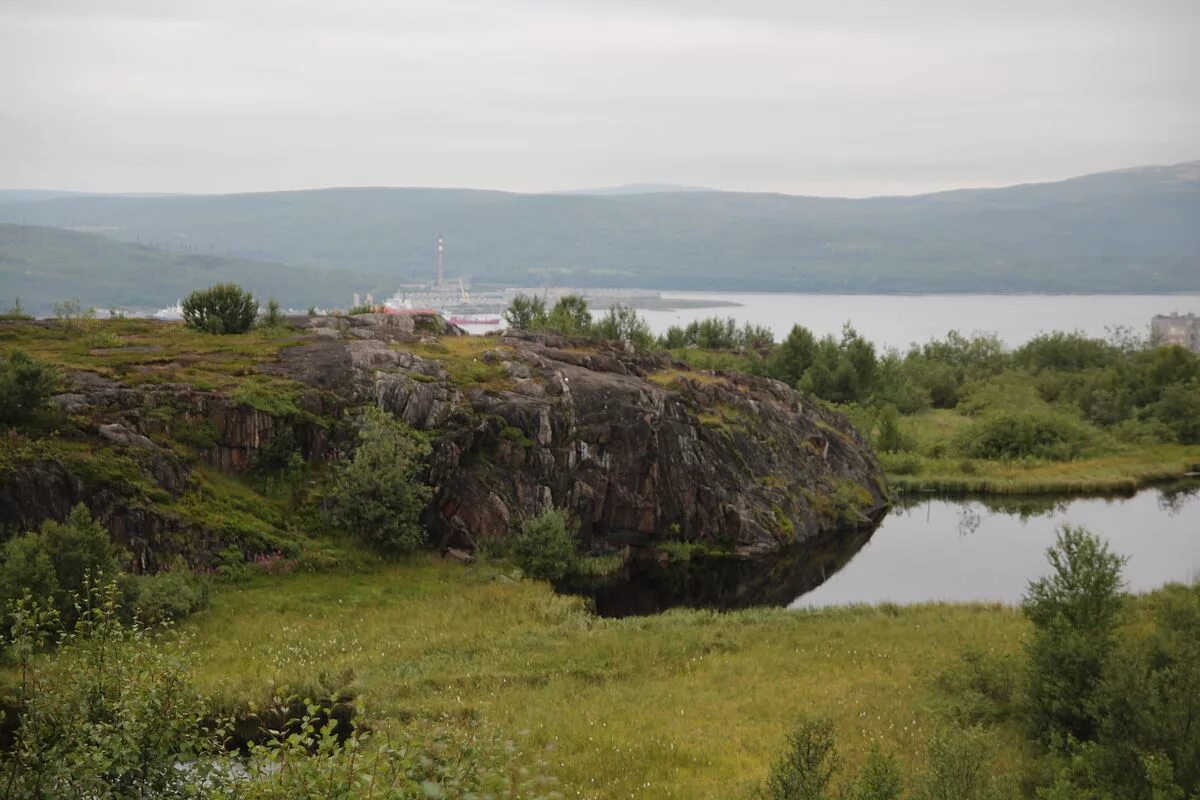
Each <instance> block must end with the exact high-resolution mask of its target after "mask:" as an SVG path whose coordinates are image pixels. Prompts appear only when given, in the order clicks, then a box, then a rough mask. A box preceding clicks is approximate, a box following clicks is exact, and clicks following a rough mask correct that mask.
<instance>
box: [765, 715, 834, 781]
mask: <svg viewBox="0 0 1200 800" xmlns="http://www.w3.org/2000/svg"><path fill="white" fill-rule="evenodd" d="M838 765H839V760H838V755H837V743H836V739H835V736H834V732H833V720H830V719H828V718H826V717H802V718H801V719H800V721H799V722H797V723H796V726H795V727H794V728H793V729H792V730H791V731H790V732H789V733H788V736H787V744H786V746H785V749H784V752H783V754H782V755H781V756H780V757H779V759H778V760H776V761H775V763H773V764H772V765H771V771H770V772H769V773H768V774H767V782H766V784H765V785H764V786H763V787H762V790H761V792H760V794H761V796H762V797H763V798H765V799H766V800H827V798H831V797H832V794H831V793H830V784H831V782H832V780H833V775H834V773H835V772H836V771H837V769H838Z"/></svg>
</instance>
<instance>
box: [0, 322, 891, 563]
mask: <svg viewBox="0 0 1200 800" xmlns="http://www.w3.org/2000/svg"><path fill="white" fill-rule="evenodd" d="M298 323H299V324H300V325H301V326H303V328H302V330H301V331H300V333H299V334H298V335H296V336H294V337H290V338H288V339H287V340H286V341H284V342H282V343H281V344H280V345H279V346H276V347H274V348H272V349H271V351H270V352H269V353H267V354H265V355H262V356H261V357H259V358H258V360H257V362H256V363H255V364H254V366H253V367H252V369H250V370H249V374H247V375H245V376H244V377H240V378H237V379H235V380H232V382H230V383H228V384H227V385H226V386H225V387H223V388H208V387H205V386H203V385H201V384H202V383H203V382H193V383H190V384H186V383H180V382H170V381H168V382H155V383H146V382H144V381H142V380H140V378H139V379H137V380H133V379H130V377H129V376H134V377H137V376H140V375H141V373H139V372H137V371H136V370H133V371H130V370H128V369H126V367H127V366H128V365H127V364H126V362H121V363H122V365H123V366H122V369H121V370H117V371H114V370H113V369H109V368H100V367H97V370H98V371H96V372H93V371H90V370H87V369H73V370H67V371H66V372H65V373H64V387H63V392H62V394H60V395H59V396H58V397H56V398H55V402H56V404H57V406H58V407H59V408H60V409H61V411H62V413H63V414H66V415H68V416H69V419H71V420H72V421H73V425H74V426H75V429H76V432H75V433H74V434H72V435H73V436H74V438H75V439H76V440H78V441H81V442H87V443H88V446H89V448H90V449H89V450H88V452H87V458H81V457H74V458H72V457H71V455H70V454H71V452H73V451H72V450H71V448H69V447H67V448H66V449H63V448H59V449H58V450H53V449H51V450H49V451H47V449H46V448H44V447H43V448H40V449H39V447H38V446H37V445H38V442H37V441H36V437H25V438H24V439H23V442H24V444H23V445H22V446H23V447H25V448H26V449H27V450H28V452H29V455H28V457H25V458H24V460H22V459H21V458H18V459H16V461H14V460H13V459H9V460H8V462H7V468H4V467H3V466H0V525H5V526H7V527H8V528H9V529H19V528H21V527H29V526H31V525H33V524H36V523H37V522H38V521H39V520H40V519H42V518H46V517H56V518H60V517H62V516H64V515H65V513H66V511H67V510H68V509H69V507H70V506H71V504H73V503H75V502H80V501H82V502H85V503H87V504H88V505H89V506H91V507H92V508H93V511H94V512H96V513H97V514H98V515H99V516H100V517H101V518H102V519H105V520H106V521H107V522H108V523H109V524H110V527H111V528H112V529H113V530H114V532H116V533H117V534H118V538H120V539H122V540H123V541H124V543H125V544H127V546H130V547H131V549H133V551H134V553H135V555H136V556H137V558H138V560H139V562H140V563H141V564H142V565H143V566H144V567H146V568H149V567H152V566H153V565H154V563H155V562H156V561H157V560H159V559H161V557H162V555H164V554H165V553H166V552H173V551H181V550H182V551H188V550H191V551H192V553H193V555H194V554H195V553H196V552H200V551H211V550H212V549H213V548H216V547H220V546H222V545H225V544H228V543H231V542H232V543H234V544H237V545H238V546H240V547H242V548H243V549H244V550H245V551H246V552H247V553H253V552H254V551H256V550H257V551H260V552H265V551H270V550H278V549H286V546H287V545H286V542H287V541H289V540H288V537H287V536H285V535H282V534H280V535H279V536H275V535H274V534H273V533H272V531H271V530H270V528H271V526H273V525H274V526H276V527H279V528H280V529H281V530H282V529H285V528H288V527H289V526H290V525H291V524H292V523H291V522H289V521H287V520H283V521H276V520H272V519H270V518H269V517H270V515H269V514H266V513H265V512H262V513H259V515H258V516H259V517H261V518H262V519H259V520H253V519H250V520H242V522H241V523H240V526H233V527H230V524H229V523H228V522H225V521H223V517H222V514H223V513H224V514H226V516H229V517H233V518H237V519H241V518H242V517H243V516H250V517H253V516H254V515H255V512H254V508H253V507H254V501H253V498H252V497H251V498H249V499H245V498H243V500H244V502H242V501H239V502H240V504H239V503H233V504H232V506H231V505H230V502H229V501H224V500H222V503H224V505H221V504H220V503H218V504H216V506H215V507H213V508H211V509H209V510H208V511H205V510H203V509H204V503H205V498H206V497H208V498H209V500H211V501H213V502H215V499H214V498H217V497H218V494H214V491H213V484H214V482H216V481H218V480H220V478H219V476H220V474H228V473H234V474H237V473H241V472H243V471H245V470H246V469H247V468H248V467H249V466H250V465H251V464H253V463H255V462H256V461H257V460H258V459H259V458H260V457H261V456H262V454H263V453H266V452H268V451H269V450H271V448H272V443H274V442H278V441H287V442H288V443H289V446H290V447H292V449H293V451H294V452H297V453H299V454H300V455H302V456H303V457H304V458H305V459H308V460H322V459H330V458H336V457H338V435H337V431H338V420H339V419H340V418H341V417H343V416H344V415H345V414H347V413H348V412H349V411H351V410H352V409H353V408H354V407H356V406H359V405H362V404H364V403H374V404H377V405H379V406H380V407H381V408H383V409H385V410H387V411H389V412H391V413H393V414H395V415H396V416H397V417H399V418H402V419H404V420H405V421H406V422H408V423H409V424H410V425H412V426H413V427H415V428H418V429H421V430H424V431H428V432H429V434H430V436H431V439H432V441H433V454H432V456H431V458H430V463H429V467H428V476H427V477H428V480H429V482H430V483H431V484H432V485H433V486H434V487H435V499H434V501H433V503H432V504H431V506H430V507H429V508H428V509H427V511H426V515H425V519H426V523H427V525H428V527H429V529H430V533H431V539H432V541H433V542H435V543H437V544H441V545H443V546H456V547H472V546H475V545H478V544H479V543H480V542H483V541H487V540H495V539H500V538H503V537H504V536H507V535H509V534H510V533H511V532H512V531H514V530H515V529H517V528H518V527H519V525H520V523H521V521H522V520H523V519H525V518H526V517H528V516H531V515H533V514H535V513H537V512H538V511H540V510H541V509H543V508H546V507H548V506H561V507H566V508H568V509H570V510H571V512H572V514H573V515H574V517H575V518H576V519H578V520H579V522H580V531H579V534H580V536H581V537H582V539H583V540H584V541H585V543H586V544H587V545H589V546H591V547H593V548H597V549H604V548H606V547H609V546H620V545H624V544H630V543H635V544H636V543H651V542H655V541H662V540H683V541H694V542H705V543H709V544H712V545H714V546H719V547H722V548H726V549H733V550H736V551H739V552H745V553H755V552H771V551H774V550H777V549H780V548H781V547H784V546H786V545H788V544H790V543H792V542H796V541H802V540H805V539H808V538H810V537H814V536H817V535H818V534H822V533H827V532H830V531H834V530H841V529H848V528H856V527H862V526H866V525H869V524H870V523H871V520H872V519H873V518H874V517H875V516H876V514H877V513H878V512H879V511H881V510H882V509H883V508H884V506H885V505H886V500H885V497H886V488H885V485H884V479H883V474H882V470H881V469H880V467H879V465H878V463H877V462H876V460H875V458H874V456H873V454H872V453H871V451H870V449H869V448H868V447H867V446H866V445H865V443H864V442H863V441H862V440H861V438H860V437H859V436H858V434H857V432H855V431H854V430H853V428H851V426H850V425H849V424H848V423H847V422H846V421H845V419H844V418H842V417H841V416H840V415H838V414H834V413H832V412H829V411H827V410H825V409H823V408H821V407H820V406H817V405H815V404H813V403H811V402H810V401H808V400H807V399H806V398H804V397H803V396H801V395H799V394H798V393H796V392H794V391H792V390H791V389H789V388H788V387H786V386H784V385H783V384H780V383H778V382H774V381H769V380H765V379H760V378H753V377H748V376H744V375H739V374H712V373H705V372H696V371H693V370H690V369H689V368H687V367H686V366H684V365H681V364H679V363H673V362H672V361H671V360H670V359H669V358H668V357H667V356H665V355H662V354H655V353H646V352H640V351H635V350H633V349H631V348H625V347H621V346H619V345H617V344H607V345H595V344H586V343H581V342H571V341H567V340H563V339H561V338H559V337H555V336H547V335H532V334H515V333H513V334H507V335H494V336H490V337H458V336H457V333H458V331H456V330H455V329H453V328H452V327H449V326H445V325H444V323H441V322H440V321H439V320H427V321H425V322H424V324H421V321H420V320H418V321H417V325H416V326H414V324H413V321H412V320H411V319H409V320H405V319H404V318H401V319H399V320H397V319H396V318H387V317H382V316H373V315H368V316H364V317H355V318H351V319H350V320H337V319H333V318H315V319H312V320H300V321H298ZM431 333H432V334H436V335H431ZM125 355H126V356H128V353H126V354H125ZM127 360H128V359H127ZM97 361H98V362H102V359H97ZM99 373H108V374H107V375H102V374H99ZM263 382H266V383H263ZM247 385H252V386H255V387H258V389H259V391H256V392H253V393H252V392H248V391H247V390H246V387H247ZM248 397H249V398H250V399H249V400H247V398H248ZM284 400H286V402H284ZM64 447H65V445H64ZM76 456H78V453H76ZM93 459H107V461H106V462H105V463H106V464H107V465H108V466H107V467H106V468H101V469H91V468H89V464H93V465H94V464H95V462H94V461H93ZM114 465H118V466H119V467H120V468H117V467H116V466H114ZM89 470H90V471H89ZM226 480H227V479H226ZM247 491H249V490H247ZM206 493H207V494H206ZM220 496H221V497H223V495H220ZM257 523H263V525H258V524H257ZM264 525H265V526H266V527H263V526H264Z"/></svg>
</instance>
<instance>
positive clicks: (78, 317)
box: [54, 298, 96, 328]
mask: <svg viewBox="0 0 1200 800" xmlns="http://www.w3.org/2000/svg"><path fill="white" fill-rule="evenodd" d="M54 316H55V317H57V318H58V319H60V320H62V321H63V323H65V325H66V327H67V328H75V327H77V326H79V325H80V324H81V323H86V322H89V321H91V320H94V319H95V318H96V309H94V308H84V307H83V305H82V304H81V303H80V302H79V300H78V299H76V298H73V299H71V300H63V301H61V302H58V303H55V304H54Z"/></svg>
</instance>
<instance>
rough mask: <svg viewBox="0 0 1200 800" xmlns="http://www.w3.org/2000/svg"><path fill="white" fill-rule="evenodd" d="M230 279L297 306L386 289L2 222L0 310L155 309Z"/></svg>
mask: <svg viewBox="0 0 1200 800" xmlns="http://www.w3.org/2000/svg"><path fill="white" fill-rule="evenodd" d="M223 281H234V282H237V283H240V284H241V285H243V286H245V287H246V288H248V289H250V290H251V291H252V292H254V293H255V295H256V296H258V297H259V298H260V299H262V300H264V301H265V300H266V299H267V298H268V297H276V298H278V299H279V301H280V302H281V303H282V304H283V305H284V306H291V307H294V308H305V307H307V306H308V305H309V304H313V303H316V304H326V303H330V302H338V303H340V304H342V305H346V304H348V303H349V302H350V293H351V292H352V291H368V290H375V291H379V289H380V288H381V287H380V286H376V285H374V284H371V283H369V282H367V281H368V279H367V278H365V277H363V276H359V275H351V274H349V273H347V272H344V271H338V272H333V271H325V270H318V269H305V268H297V267H294V266H288V265H285V264H278V263H266V262H261V261H248V260H245V259H237V258H228V257H224V256H208V255H187V254H179V253H170V252H166V251H164V250H160V249H156V248H154V247H147V246H141V245H137V244H131V243H129V242H121V241H116V240H114V239H109V238H107V237H104V236H98V235H96V234H90V233H77V232H74V231H66V230H60V229H56V228H41V227H35V226H22V225H6V224H0V312H3V311H5V310H7V309H8V308H9V307H10V306H11V305H12V302H13V300H14V299H15V298H17V297H19V298H20V299H21V304H22V306H24V307H25V309H26V311H28V312H29V313H32V314H35V315H46V314H49V313H50V310H51V308H52V307H53V305H54V303H56V302H58V301H60V300H65V299H69V298H78V299H79V300H80V301H82V302H83V303H84V305H88V306H95V307H97V308H108V307H111V306H118V307H125V308H150V309H156V308H161V307H163V306H166V305H171V304H173V303H175V301H176V300H179V299H180V298H182V297H184V296H185V295H186V294H187V293H188V292H190V291H191V290H192V289H197V288H201V287H205V286H210V285H212V284H214V283H219V282H223Z"/></svg>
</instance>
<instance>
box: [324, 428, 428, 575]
mask: <svg viewBox="0 0 1200 800" xmlns="http://www.w3.org/2000/svg"><path fill="white" fill-rule="evenodd" d="M429 452H430V446H429V442H428V441H426V439H425V438H424V437H423V436H421V435H420V434H419V433H417V432H416V431H414V430H413V429H412V428H410V427H409V426H407V425H405V424H404V423H403V422H400V421H399V420H397V419H396V418H394V417H392V416H391V415H390V414H387V413H386V412H384V411H381V410H379V409H378V408H375V407H373V406H372V407H369V408H367V409H366V411H364V412H363V415H362V417H361V418H360V420H359V425H358V434H357V446H356V447H355V450H354V455H353V456H352V457H351V458H349V459H347V460H344V461H342V462H341V463H339V464H338V465H337V466H336V467H335V476H334V481H333V487H332V488H331V490H330V491H329V494H328V496H327V498H326V499H327V507H326V516H327V518H328V520H329V522H330V524H331V525H332V526H333V527H334V528H335V529H336V530H340V531H341V532H343V533H344V534H347V535H350V536H354V537H356V538H358V539H360V540H361V541H363V542H364V543H365V544H367V545H369V546H370V547H373V548H375V549H376V550H379V551H381V552H385V553H391V554H404V553H411V552H413V551H415V550H416V549H417V548H418V547H420V546H421V545H422V544H423V543H424V541H425V530H424V529H423V528H422V526H421V523H420V516H421V513H422V512H423V511H424V510H425V506H426V505H427V504H428V503H429V499H430V498H431V497H432V496H433V490H432V489H431V488H430V487H428V486H426V485H425V484H423V483H422V482H421V481H420V473H421V470H422V467H423V463H422V462H423V459H424V458H425V457H426V456H427V455H429Z"/></svg>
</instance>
